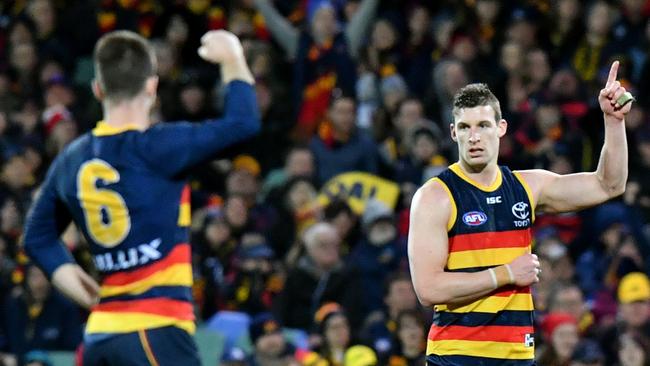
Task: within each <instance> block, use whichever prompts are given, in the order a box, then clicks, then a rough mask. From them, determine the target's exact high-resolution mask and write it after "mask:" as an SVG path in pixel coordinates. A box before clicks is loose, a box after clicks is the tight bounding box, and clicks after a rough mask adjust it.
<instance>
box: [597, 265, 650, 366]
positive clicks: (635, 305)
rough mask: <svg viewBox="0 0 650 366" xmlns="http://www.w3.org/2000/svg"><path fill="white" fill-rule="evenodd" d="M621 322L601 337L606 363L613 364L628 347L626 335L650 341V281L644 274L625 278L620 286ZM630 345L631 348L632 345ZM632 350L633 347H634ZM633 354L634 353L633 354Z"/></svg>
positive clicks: (619, 308) (630, 275) (637, 273)
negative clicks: (624, 339) (622, 349)
mask: <svg viewBox="0 0 650 366" xmlns="http://www.w3.org/2000/svg"><path fill="white" fill-rule="evenodd" d="M617 293H618V303H619V305H618V311H619V314H618V315H619V317H618V322H617V323H616V324H613V325H612V326H610V327H609V328H608V329H606V330H604V331H603V332H602V333H601V334H600V335H601V337H600V345H601V346H602V348H603V351H604V352H605V356H606V359H607V362H606V364H613V363H614V362H616V359H617V358H618V357H619V356H618V354H619V349H620V348H621V347H624V346H625V345H624V344H623V342H622V340H623V338H624V335H625V334H634V335H637V336H638V337H640V338H642V339H650V280H648V276H647V275H645V274H644V273H641V272H633V273H629V274H627V275H626V276H625V277H623V278H622V279H621V281H620V283H619V285H618V291H617ZM628 346H629V345H628ZM630 348H633V347H631V346H630ZM630 352H632V351H630Z"/></svg>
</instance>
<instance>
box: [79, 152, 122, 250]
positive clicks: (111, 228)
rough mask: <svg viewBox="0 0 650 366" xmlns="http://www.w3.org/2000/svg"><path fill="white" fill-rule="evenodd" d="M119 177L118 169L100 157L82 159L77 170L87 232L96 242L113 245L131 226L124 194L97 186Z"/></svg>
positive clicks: (115, 180)
mask: <svg viewBox="0 0 650 366" xmlns="http://www.w3.org/2000/svg"><path fill="white" fill-rule="evenodd" d="M99 180H102V181H103V182H104V184H111V183H117V182H119V181H120V173H119V172H118V171H117V170H115V168H113V167H112V166H111V165H110V164H108V163H107V162H105V161H103V160H100V159H93V160H90V161H88V162H86V163H84V164H83V165H82V166H81V168H79V173H78V174H77V190H78V193H77V198H78V199H79V203H80V204H81V207H82V209H83V211H84V218H85V221H86V227H87V229H88V233H89V234H90V236H91V237H92V239H93V240H94V241H95V242H96V243H97V244H99V245H103V246H105V247H108V248H112V247H114V246H116V245H118V244H120V243H121V242H122V240H124V238H126V236H127V235H128V234H129V230H130V229H131V218H130V216H129V209H128V208H127V207H126V203H125V202H124V198H122V196H121V195H120V194H119V193H117V192H115V191H112V190H110V189H106V188H98V187H97V182H98V181H99Z"/></svg>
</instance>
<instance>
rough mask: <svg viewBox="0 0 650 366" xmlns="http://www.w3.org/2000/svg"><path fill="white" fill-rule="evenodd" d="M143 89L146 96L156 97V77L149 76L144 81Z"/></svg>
mask: <svg viewBox="0 0 650 366" xmlns="http://www.w3.org/2000/svg"><path fill="white" fill-rule="evenodd" d="M144 89H145V91H146V92H147V95H150V96H152V97H155V96H156V90H158V76H150V77H148V78H147V81H145V84H144Z"/></svg>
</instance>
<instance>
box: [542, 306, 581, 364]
mask: <svg viewBox="0 0 650 366" xmlns="http://www.w3.org/2000/svg"><path fill="white" fill-rule="evenodd" d="M542 332H543V336H544V337H543V338H544V342H545V343H544V345H543V346H542V347H540V348H539V357H538V358H537V360H538V361H539V364H540V365H549V366H568V365H569V364H570V362H571V355H572V354H573V351H574V350H575V348H576V346H577V345H578V342H579V341H580V336H579V335H578V321H577V320H576V319H575V318H574V317H573V315H571V314H569V313H560V312H556V313H549V314H547V315H546V316H545V317H544V319H543V320H542Z"/></svg>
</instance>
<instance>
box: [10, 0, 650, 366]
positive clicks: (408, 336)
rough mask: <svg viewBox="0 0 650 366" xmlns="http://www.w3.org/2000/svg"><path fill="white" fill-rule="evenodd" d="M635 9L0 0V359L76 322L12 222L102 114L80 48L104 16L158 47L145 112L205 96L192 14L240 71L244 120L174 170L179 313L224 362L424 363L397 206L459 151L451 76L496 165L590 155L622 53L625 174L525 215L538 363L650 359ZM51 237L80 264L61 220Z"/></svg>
mask: <svg viewBox="0 0 650 366" xmlns="http://www.w3.org/2000/svg"><path fill="white" fill-rule="evenodd" d="M649 16H650V1H648V0H611V1H602V0H601V1H598V0H595V1H579V0H518V1H515V0H505V1H496V0H459V1H452V0H447V1H435V2H434V1H416V0H402V1H397V0H282V1H280V0H275V1H273V0H231V1H217V0H175V1H172V0H169V1H160V0H95V1H82V0H3V1H2V2H1V3H0V300H1V301H0V365H3V364H4V365H15V364H17V363H18V364H20V363H25V364H29V365H31V366H36V365H48V364H49V362H50V361H48V359H47V353H45V352H44V351H50V350H70V351H74V350H75V349H76V348H77V346H78V344H79V342H80V340H81V339H82V329H83V328H82V324H83V322H84V319H85V317H86V316H87V314H85V313H84V312H83V311H82V310H81V309H79V308H77V307H76V306H75V305H73V304H71V303H70V302H68V301H67V300H66V299H65V298H63V297H62V296H61V295H60V294H58V293H57V292H56V291H55V290H53V289H52V288H51V286H50V285H49V284H48V281H47V279H46V278H45V276H44V275H43V273H42V272H41V271H40V270H39V269H38V268H36V267H35V266H33V265H31V264H30V262H29V259H28V258H27V257H26V256H25V255H24V253H23V251H22V249H21V235H22V230H23V224H24V219H25V215H26V211H27V210H28V208H29V206H30V203H31V201H32V199H33V195H34V192H35V190H36V189H37V188H38V186H39V184H40V183H41V182H42V180H43V177H44V174H45V172H46V171H47V168H48V164H49V162H51V161H52V160H53V158H54V157H55V156H56V154H57V153H58V152H60V151H61V150H62V149H64V148H65V146H66V145H67V144H68V143H69V142H70V141H72V140H73V139H74V138H76V137H77V136H79V135H80V134H83V133H86V132H88V131H89V130H90V129H92V128H93V127H94V125H95V123H96V122H97V121H98V120H99V119H101V106H100V104H99V103H97V102H96V101H95V100H94V99H93V97H92V92H91V90H90V82H91V80H92V78H93V66H92V50H93V47H94V44H95V42H96V40H97V39H98V38H99V37H100V36H101V35H103V34H105V33H107V32H110V31H112V30H116V29H130V30H134V31H137V32H139V33H140V34H142V35H144V36H145V37H147V38H149V39H150V40H151V42H152V44H153V46H154V48H155V50H156V54H157V57H158V74H159V77H160V85H159V90H158V96H159V102H158V104H157V105H156V107H155V108H154V111H153V113H152V118H153V120H154V121H155V122H156V123H170V122H172V121H179V120H186V121H196V122H199V121H201V120H204V119H206V118H213V117H215V116H219V115H220V113H221V105H222V101H223V97H224V95H223V88H222V86H221V85H220V82H219V72H218V68H217V67H215V66H214V65H210V64H207V63H205V62H203V61H202V60H200V58H199V57H198V55H197V52H196V50H197V46H198V43H199V39H200V36H201V35H202V34H203V33H204V32H206V31H207V30H210V29H228V30H230V31H231V32H233V33H235V34H236V35H238V36H239V37H240V39H241V40H242V42H243V45H244V51H245V54H246V57H247V60H248V62H249V65H250V67H251V69H252V72H253V74H254V76H255V79H256V86H255V87H256V92H257V98H258V103H259V107H260V111H261V115H262V118H263V126H262V132H261V134H260V135H259V136H258V137H256V138H254V139H253V140H252V141H249V142H246V143H244V144H241V145H238V146H234V147H232V148H230V149H228V151H225V152H223V153H222V154H220V156H217V157H215V159H214V160H213V161H210V162H206V163H204V164H202V165H201V166H198V167H197V168H196V169H194V170H193V171H192V172H190V177H191V187H192V212H193V225H192V243H191V244H192V247H193V254H194V258H193V260H194V263H193V264H194V278H195V286H194V296H195V299H196V305H197V308H196V313H197V317H198V319H200V321H201V322H202V323H204V324H205V325H206V326H207V327H208V328H212V329H215V330H217V331H220V332H222V334H223V339H224V352H223V358H222V361H221V362H222V364H224V365H225V364H228V365H351V366H354V365H374V364H377V365H391V366H398V365H423V359H424V350H425V346H426V335H427V330H428V324H429V322H430V321H431V309H423V308H422V307H420V306H419V304H418V302H417V298H416V296H415V293H414V291H413V287H412V285H411V282H410V278H409V274H408V258H407V255H406V239H407V233H408V220H409V205H410V201H411V198H412V196H413V194H414V192H415V190H416V189H417V187H419V186H420V185H421V184H422V183H423V182H426V181H427V180H428V179H430V178H431V177H434V176H435V175H437V174H438V173H439V172H440V171H442V170H443V169H445V167H446V166H447V165H448V164H449V163H450V162H454V161H456V159H457V156H456V155H457V154H456V149H455V144H454V143H453V141H451V138H450V137H449V123H451V122H452V121H453V118H452V115H451V110H452V98H453V95H454V93H455V92H456V91H457V90H458V89H460V88H461V87H462V86H464V85H465V84H467V83H470V82H484V83H487V84H488V85H489V86H490V88H491V89H492V91H493V92H494V93H495V94H496V95H497V97H498V98H499V100H500V102H501V108H502V111H503V115H504V118H505V119H506V120H507V121H508V133H507V134H506V136H505V137H503V138H502V139H501V147H500V160H499V163H500V164H502V165H508V166H510V167H511V168H512V169H530V168H543V169H548V170H551V171H554V172H556V173H560V174H569V173H572V172H578V171H591V170H593V169H595V166H596V164H597V162H598V161H597V159H598V156H599V152H600V147H601V146H602V142H603V122H602V114H601V112H600V110H599V107H598V103H597V94H598V91H599V90H600V89H601V88H602V87H603V85H604V84H605V79H606V77H607V71H608V69H609V66H610V65H611V62H612V61H613V60H619V61H620V62H621V67H620V69H619V79H620V80H621V83H622V85H623V86H624V87H625V88H627V89H628V90H630V91H632V93H633V94H634V95H635V96H636V99H637V102H636V103H635V107H634V108H633V109H632V111H631V112H630V113H629V115H628V116H627V118H626V126H627V140H628V151H629V155H630V177H629V181H628V184H627V190H626V192H625V194H624V195H623V196H622V197H620V199H617V200H615V201H614V202H609V203H607V204H604V205H602V206H599V207H596V208H593V209H590V210H586V211H583V212H579V213H571V214H562V215H538V217H537V220H536V222H535V227H534V234H535V235H534V238H535V239H534V240H535V243H534V251H535V252H536V253H537V254H538V255H539V257H540V261H541V262H542V274H541V281H540V283H539V284H537V285H536V286H534V288H533V292H534V293H533V295H534V300H535V307H536V315H537V316H536V323H537V327H536V329H537V330H538V334H536V336H535V342H536V347H537V354H538V364H539V365H542V366H547V365H549V366H553V365H573V366H577V365H583V366H584V365H624V366H641V365H650V281H649V280H648V274H649V273H650V246H649V240H650V226H649V225H648V223H649V222H650V221H649V220H650V174H648V172H649V171H650V170H648V169H650V21H649ZM350 172H353V173H350ZM142 188H143V189H146V187H142ZM431 209H435V207H432V208H431ZM63 240H64V242H65V243H66V245H67V246H68V247H69V248H70V250H71V252H72V253H73V255H74V256H75V258H76V260H77V261H78V262H79V263H80V264H82V266H83V267H84V268H85V269H86V270H87V271H88V272H90V273H93V274H94V275H97V271H96V270H95V269H94V264H93V263H92V258H91V256H90V255H89V252H88V249H87V245H86V243H85V241H84V238H83V237H82V236H81V235H80V234H79V232H78V231H77V230H76V229H75V228H74V227H70V228H68V229H67V230H66V231H65V233H64V234H63Z"/></svg>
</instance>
